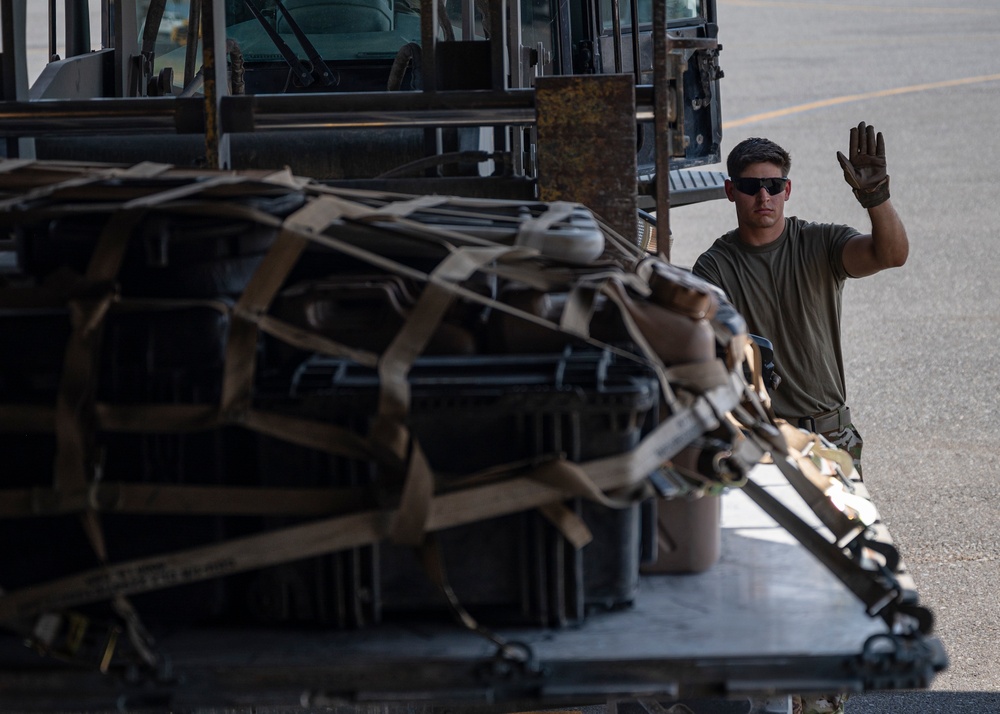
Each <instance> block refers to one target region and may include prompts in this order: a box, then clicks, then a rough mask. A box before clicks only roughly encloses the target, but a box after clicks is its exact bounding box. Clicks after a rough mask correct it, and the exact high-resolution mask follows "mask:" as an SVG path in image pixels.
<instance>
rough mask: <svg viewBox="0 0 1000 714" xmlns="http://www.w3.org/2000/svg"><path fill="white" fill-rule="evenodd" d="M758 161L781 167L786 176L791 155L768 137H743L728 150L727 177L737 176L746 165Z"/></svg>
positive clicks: (790, 163) (758, 162)
mask: <svg viewBox="0 0 1000 714" xmlns="http://www.w3.org/2000/svg"><path fill="white" fill-rule="evenodd" d="M760 163H767V164H774V165H775V166H779V167H781V175H782V176H787V175H788V172H789V171H791V169H792V157H791V155H789V153H788V152H787V151H785V150H784V149H782V148H781V147H780V146H778V145H777V144H775V143H774V142H773V141H771V140H770V139H761V138H758V137H753V138H750V139H744V140H743V141H741V142H740V143H739V144H737V145H736V146H734V147H733V150H732V151H730V152H729V157H728V158H727V159H726V168H727V169H728V170H729V178H739V177H740V176H742V175H743V170H744V169H745V168H746V167H747V166H749V165H750V164H760Z"/></svg>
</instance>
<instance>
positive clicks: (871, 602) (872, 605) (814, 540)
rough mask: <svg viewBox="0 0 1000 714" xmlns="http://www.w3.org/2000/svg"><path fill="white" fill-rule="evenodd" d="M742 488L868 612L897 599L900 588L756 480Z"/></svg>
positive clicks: (874, 612)
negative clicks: (866, 566)
mask: <svg viewBox="0 0 1000 714" xmlns="http://www.w3.org/2000/svg"><path fill="white" fill-rule="evenodd" d="M743 490H744V491H745V492H746V493H747V495H748V496H750V498H751V499H753V501H754V502H755V503H756V504H757V505H758V506H760V507H761V509H763V511H764V512H765V513H767V515H769V516H771V518H773V519H774V520H775V521H776V522H777V523H778V525H779V526H781V527H782V528H784V529H785V530H787V531H788V532H789V533H791V534H792V535H793V536H794V537H795V539H796V540H798V541H799V542H800V543H801V544H802V545H803V546H805V547H806V549H807V550H808V551H809V552H810V553H812V554H813V555H814V556H815V557H816V558H817V559H818V560H819V561H820V562H821V563H823V565H824V566H826V568H827V569H829V570H830V572H832V573H833V574H834V575H836V576H837V578H839V579H840V581H841V582H842V583H844V585H846V586H847V587H848V588H849V589H850V590H851V592H853V593H854V594H855V595H856V596H857V597H858V599H859V600H861V602H863V603H864V604H865V607H866V609H867V611H868V614H869V615H877V614H879V613H880V612H882V611H883V610H884V609H885V608H886V607H887V606H889V605H891V604H892V603H893V602H895V601H897V600H898V599H899V596H900V592H899V591H898V590H897V589H895V588H890V587H886V586H885V585H883V584H882V583H880V582H879V581H878V580H876V575H875V573H873V572H871V571H868V570H865V569H864V568H862V567H861V566H860V565H859V564H858V563H856V562H855V561H853V560H851V559H850V558H847V557H845V556H844V553H843V551H842V550H841V549H840V548H839V547H837V546H836V545H834V544H833V543H830V542H829V541H828V540H826V538H824V537H823V536H822V535H821V534H820V533H818V532H817V531H816V530H815V529H814V528H813V527H812V526H810V525H809V524H808V523H806V522H805V521H803V520H802V519H801V518H799V517H798V516H796V515H795V514H794V513H793V512H792V511H791V510H789V508H788V507H787V506H785V505H784V504H783V503H781V502H780V501H779V500H777V499H776V498H775V497H774V496H772V495H771V494H769V493H768V492H767V491H766V490H765V489H764V488H762V487H761V486H759V485H758V484H757V483H755V482H754V481H753V479H748V480H747V483H746V485H745V486H744V487H743Z"/></svg>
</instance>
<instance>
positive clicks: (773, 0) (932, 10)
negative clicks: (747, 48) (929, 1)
mask: <svg viewBox="0 0 1000 714" xmlns="http://www.w3.org/2000/svg"><path fill="white" fill-rule="evenodd" d="M719 4H720V5H735V6H736V7H787V8H802V9H807V10H840V11H847V12H888V13H904V14H910V15H913V14H918V13H919V14H946V15H995V14H997V13H998V12H1000V9H998V8H975V7H906V6H903V5H848V4H843V3H830V4H826V3H822V4H816V3H814V2H794V1H792V0H789V1H784V0H720V2H719Z"/></svg>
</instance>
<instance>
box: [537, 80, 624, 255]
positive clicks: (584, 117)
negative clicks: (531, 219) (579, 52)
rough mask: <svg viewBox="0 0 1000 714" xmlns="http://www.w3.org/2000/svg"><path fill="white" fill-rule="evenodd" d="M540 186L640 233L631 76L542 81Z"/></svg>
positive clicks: (544, 193)
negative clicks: (637, 222)
mask: <svg viewBox="0 0 1000 714" xmlns="http://www.w3.org/2000/svg"><path fill="white" fill-rule="evenodd" d="M536 89H537V96H536V111H537V119H536V126H537V130H538V187H539V198H541V200H543V201H577V202H579V203H583V204H585V205H586V206H588V207H589V208H590V209H591V210H593V211H594V212H595V213H597V214H598V215H599V216H601V218H603V219H604V220H605V221H606V222H607V223H608V224H609V225H611V226H612V227H613V228H614V229H615V230H616V231H618V232H619V233H620V234H621V235H623V236H625V237H627V238H630V239H631V238H634V237H635V235H636V209H637V206H638V197H637V194H636V158H635V147H636V127H635V89H634V87H633V84H632V77H631V76H630V75H603V76H580V77H539V78H538V80H537V82H536Z"/></svg>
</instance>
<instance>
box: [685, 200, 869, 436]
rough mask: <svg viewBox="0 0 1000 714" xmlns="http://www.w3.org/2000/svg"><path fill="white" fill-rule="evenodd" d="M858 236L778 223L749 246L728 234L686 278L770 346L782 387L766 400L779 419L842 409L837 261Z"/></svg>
mask: <svg viewBox="0 0 1000 714" xmlns="http://www.w3.org/2000/svg"><path fill="white" fill-rule="evenodd" d="M856 235H859V232H858V231H857V230H855V229H854V228H851V227H849V226H841V225H834V224H825V223H824V224H821V223H808V222H806V221H803V220H800V219H798V218H795V217H791V218H786V219H785V230H784V231H783V232H782V234H781V236H780V237H779V238H778V239H777V240H776V241H774V242H773V243H769V244H768V245H765V246H751V245H747V244H746V243H743V242H742V241H740V240H739V238H738V237H737V232H736V231H735V230H734V231H730V232H729V233H727V234H726V235H724V236H722V237H721V238H719V239H718V240H716V241H715V243H713V244H712V246H711V247H710V248H709V249H708V250H706V251H705V252H704V253H702V254H701V256H699V258H698V260H697V261H696V262H695V264H694V268H693V272H694V274H695V275H698V276H700V277H702V278H704V279H705V280H708V281H709V282H710V283H713V284H715V285H718V286H719V287H720V288H722V289H723V290H724V291H725V292H726V294H727V295H728V296H729V299H730V301H731V302H732V303H733V306H734V307H735V308H736V309H737V310H739V312H740V313H741V314H742V315H743V317H744V318H745V319H746V321H747V326H748V328H749V330H750V332H751V333H752V334H754V335H760V336H761V337H766V338H767V339H769V340H770V341H771V342H772V344H773V345H774V365H775V371H776V372H777V373H778V374H779V375H780V376H781V380H782V381H781V384H780V385H779V386H778V389H777V390H775V391H774V392H772V394H771V404H772V406H773V407H774V412H775V414H777V415H778V416H780V417H785V418H791V417H802V416H810V415H814V414H821V413H823V412H826V411H829V410H831V409H835V408H837V407H839V406H842V405H844V404H845V403H846V400H847V389H846V386H845V382H844V358H843V354H842V351H841V341H840V313H841V297H842V294H843V288H844V282H845V281H846V279H847V278H848V277H850V276H849V275H848V274H847V271H845V270H844V263H843V260H842V257H841V256H842V254H843V250H844V245H845V244H846V243H847V241H848V240H849V239H850V238H852V237H854V236H856Z"/></svg>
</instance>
